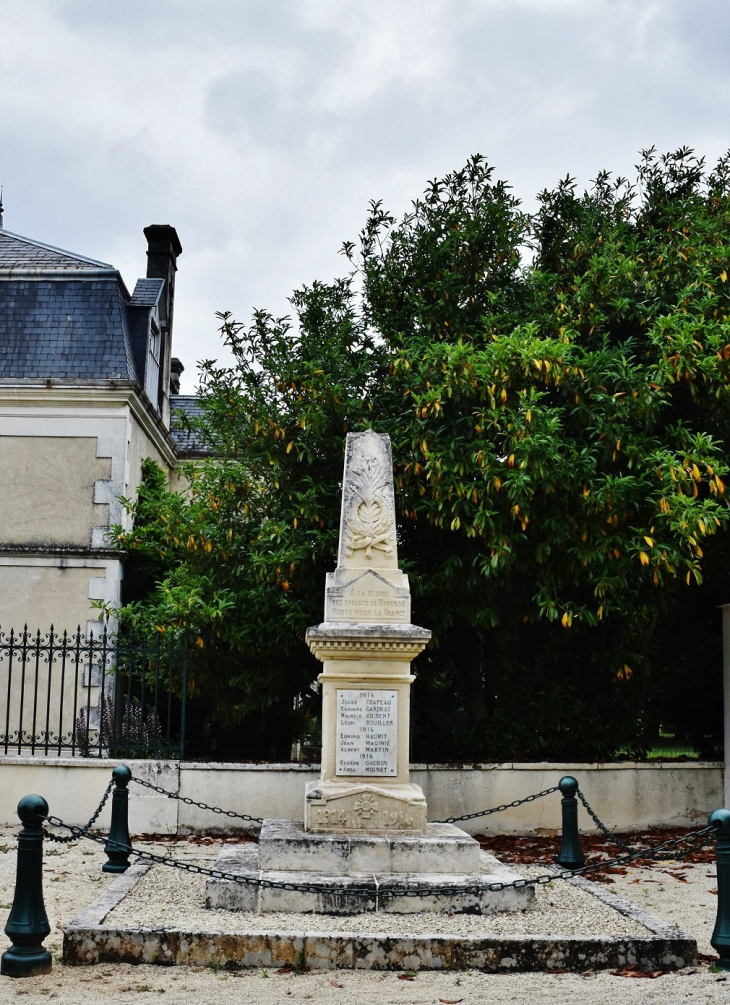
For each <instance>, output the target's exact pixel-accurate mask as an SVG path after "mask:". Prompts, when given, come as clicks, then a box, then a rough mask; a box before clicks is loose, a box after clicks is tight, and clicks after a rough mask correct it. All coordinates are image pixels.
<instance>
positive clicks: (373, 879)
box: [206, 820, 535, 914]
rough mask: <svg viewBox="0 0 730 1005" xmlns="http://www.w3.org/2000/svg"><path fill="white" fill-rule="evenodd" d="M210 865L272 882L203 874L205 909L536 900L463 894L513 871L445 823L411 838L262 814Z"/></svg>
mask: <svg viewBox="0 0 730 1005" xmlns="http://www.w3.org/2000/svg"><path fill="white" fill-rule="evenodd" d="M216 869H219V870H220V871H221V872H227V873H231V874H233V875H236V876H241V877H250V878H251V879H255V878H258V879H261V880H263V881H264V882H265V883H266V882H270V883H273V884H277V885H276V886H266V885H264V886H259V885H257V884H253V883H252V884H251V885H246V884H243V883H237V882H236V881H235V880H226V879H213V878H211V879H209V880H208V881H207V884H206V907H209V908H215V909H218V910H227V911H249V912H253V913H256V914H266V913H269V912H277V911H278V912H284V913H291V914H308V913H312V914H360V913H368V912H373V911H378V912H382V913H390V914H414V913H419V912H422V911H440V912H446V913H448V912H453V913H454V914H463V913H470V914H496V913H498V912H500V911H525V910H530V909H531V908H532V907H533V906H534V903H535V891H534V889H533V888H532V887H522V888H517V889H515V888H509V889H506V890H474V889H472V890H470V889H469V887H474V886H476V885H477V884H488V883H512V882H514V881H515V880H518V879H520V878H521V877H520V876H519V874H518V873H516V872H515V871H514V870H513V869H510V868H509V867H508V866H506V865H503V864H502V863H501V862H499V860H498V859H496V858H495V857H494V856H493V855H490V854H489V853H487V852H483V851H481V850H480V848H479V843H478V842H477V841H475V840H474V838H472V837H470V836H469V835H468V834H466V833H465V832H464V831H462V830H460V829H459V828H458V827H454V826H453V824H429V825H428V826H427V829H426V833H425V834H419V835H415V834H414V835H410V834H394V835H384V834H309V833H307V832H306V831H305V830H304V825H303V822H302V821H299V820H266V821H264V825H263V827H262V829H261V838H260V842H259V845H258V847H257V846H256V845H252V844H242V845H226V846H225V847H224V848H223V850H222V851H221V853H220V855H219V857H218V861H217V862H216ZM278 884H286V885H287V886H288V885H289V884H291V886H292V887H295V888H294V889H291V888H290V889H282V888H281V887H280V886H278ZM296 887H305V889H297V888H296ZM385 890H387V891H388V892H387V893H386V892H384V891H385ZM393 891H395V893H394V892H393Z"/></svg>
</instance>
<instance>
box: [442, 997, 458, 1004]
mask: <svg viewBox="0 0 730 1005" xmlns="http://www.w3.org/2000/svg"><path fill="white" fill-rule="evenodd" d="M439 1001H440V1002H443V1003H444V1005H459V1002H463V1001H464V999H463V998H439Z"/></svg>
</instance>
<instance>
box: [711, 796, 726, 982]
mask: <svg viewBox="0 0 730 1005" xmlns="http://www.w3.org/2000/svg"><path fill="white" fill-rule="evenodd" d="M708 823H709V824H710V825H712V824H719V828H718V831H717V851H716V853H715V854H716V858H717V918H716V919H715V930H714V931H713V933H712V938H711V939H710V945H711V946H712V948H713V949H714V950H715V951H716V952H717V954H718V956H719V957H720V959H719V961H718V963H717V964H716V966H718V967H719V968H720V970H730V810H715V811H714V813H711V814H710V819H709V821H708Z"/></svg>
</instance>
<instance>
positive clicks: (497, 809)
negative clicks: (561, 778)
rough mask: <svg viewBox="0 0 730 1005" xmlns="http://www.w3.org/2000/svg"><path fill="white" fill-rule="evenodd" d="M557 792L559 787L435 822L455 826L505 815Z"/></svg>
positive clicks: (554, 786)
mask: <svg viewBox="0 0 730 1005" xmlns="http://www.w3.org/2000/svg"><path fill="white" fill-rule="evenodd" d="M557 791H558V786H557V785H553V787H552V788H551V789H543V790H542V792H535V793H533V795H531V796H525V798H524V799H515V800H514V801H513V802H511V803H502V805H501V806H493V807H492V808H491V809H490V810H480V811H479V812H478V813H464V814H462V816H460V817H447V818H446V819H445V820H436V821H434V822H435V823H438V824H455V823H458V822H459V821H461V820H476V818H477V817H488V816H489V815H490V814H491V813H503V812H504V810H512V809H514V808H515V807H517V806H522V805H524V804H525V803H534V802H535V800H536V799H542V798H543V796H551V795H552V794H553V792H557Z"/></svg>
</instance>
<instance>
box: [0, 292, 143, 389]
mask: <svg viewBox="0 0 730 1005" xmlns="http://www.w3.org/2000/svg"><path fill="white" fill-rule="evenodd" d="M0 377H6V378H13V377H14V378H21V379H22V378H28V379H32V378H36V379H47V378H53V377H57V378H72V377H76V378H79V379H87V380H88V379H92V380H93V379H95V380H100V379H104V380H113V379H116V380H137V379H138V375H137V368H136V366H135V364H134V359H133V356H132V348H131V342H130V337H129V324H128V317H127V310H126V304H125V302H124V297H123V295H122V292H121V290H120V288H119V284H118V283H117V282H115V280H113V279H102V280H92V281H88V280H87V281H83V280H82V281H73V280H69V281H66V280H62V281H60V282H53V281H48V282H46V281H43V280H35V281H34V280H26V281H18V280H15V281H12V282H3V281H0Z"/></svg>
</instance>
